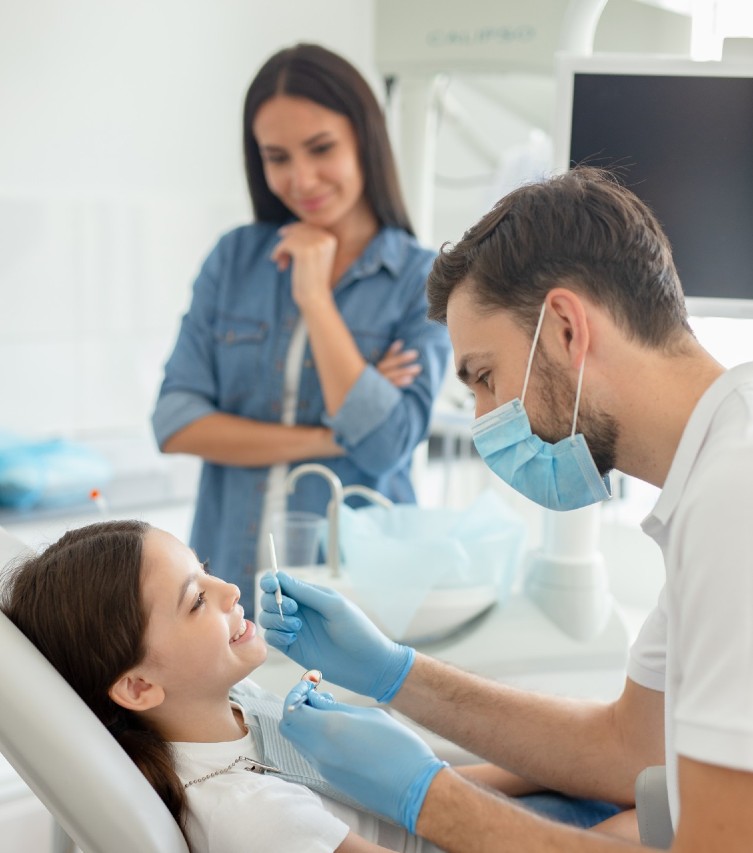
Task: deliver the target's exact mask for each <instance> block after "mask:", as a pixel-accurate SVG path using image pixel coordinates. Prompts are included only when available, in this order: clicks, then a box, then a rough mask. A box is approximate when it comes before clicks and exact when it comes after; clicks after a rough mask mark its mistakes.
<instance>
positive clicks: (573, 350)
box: [544, 287, 591, 369]
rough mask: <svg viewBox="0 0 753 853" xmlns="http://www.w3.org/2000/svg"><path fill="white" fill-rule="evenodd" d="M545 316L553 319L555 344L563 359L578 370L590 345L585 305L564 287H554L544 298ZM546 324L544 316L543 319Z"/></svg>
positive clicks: (573, 292) (577, 296)
mask: <svg viewBox="0 0 753 853" xmlns="http://www.w3.org/2000/svg"><path fill="white" fill-rule="evenodd" d="M546 302H547V307H546V314H548V315H549V317H550V318H553V319H554V321H555V323H556V326H555V335H556V342H557V344H558V346H559V347H560V348H561V351H562V352H564V357H565V358H566V359H567V360H568V361H569V362H570V365H571V366H572V367H573V368H575V369H580V366H581V363H582V362H583V359H584V358H585V357H586V353H587V352H588V348H589V345H590V343H591V329H590V327H589V318H588V307H587V303H585V302H584V301H583V299H581V297H580V296H579V295H578V294H577V293H575V291H573V290H570V289H568V288H566V287H555V288H553V289H552V290H550V291H549V293H548V294H547V297H546ZM544 322H545V323H546V315H545V317H544Z"/></svg>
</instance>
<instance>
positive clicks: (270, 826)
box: [172, 703, 436, 853]
mask: <svg viewBox="0 0 753 853" xmlns="http://www.w3.org/2000/svg"><path fill="white" fill-rule="evenodd" d="M233 705H234V706H235V707H238V708H240V710H241V711H243V708H241V706H240V705H237V704H236V703H233ZM243 712H244V716H245V711H243ZM246 722H247V723H248V724H250V725H253V724H254V721H253V720H250V719H248V718H247V719H246ZM172 746H173V750H174V760H175V769H176V772H177V774H178V776H179V777H180V779H181V781H182V782H183V783H184V784H185V783H186V782H189V781H190V780H192V779H199V778H201V777H202V776H205V775H207V774H209V773H213V772H215V771H216V770H219V769H222V768H225V767H228V766H229V765H230V764H232V763H233V762H234V761H235V759H236V758H237V757H238V756H240V755H242V756H245V757H247V758H250V759H252V760H253V759H257V760H258V759H259V755H258V751H257V748H256V741H255V740H254V737H253V735H252V734H251V733H250V732H249V733H248V734H246V736H245V737H243V738H240V739H239V740H234V741H225V742H222V743H173V744H172ZM247 766H248V762H245V761H240V762H238V763H237V764H236V765H235V766H234V767H233V768H232V769H231V770H229V771H228V772H227V773H220V774H218V775H217V776H213V777H212V778H211V779H207V780H206V781H203V782H199V783H198V784H194V785H191V786H189V787H188V788H187V789H186V795H187V798H188V820H187V826H186V828H187V834H188V837H189V839H190V842H191V847H192V850H193V851H195V853H210V851H211V853H216V851H218V850H221V851H222V853H248V851H250V850H253V851H254V853H280V851H283V850H284V851H285V853H332V851H334V850H336V849H337V848H338V847H339V846H340V845H341V844H342V842H343V841H344V840H345V837H346V836H347V835H348V833H349V832H351V831H352V832H354V833H355V834H356V835H360V836H361V837H362V838H365V839H366V840H367V841H371V842H373V843H374V844H379V845H380V846H382V847H385V848H387V849H389V850H395V851H401V853H430V851H434V850H436V848H435V847H434V845H432V844H430V843H428V842H426V841H423V840H422V839H420V838H418V837H416V836H415V835H411V834H410V833H408V832H407V831H406V830H405V829H403V828H402V827H399V826H395V825H393V824H391V823H388V822H386V821H382V820H380V819H379V818H377V817H375V816H374V815H372V814H370V813H368V812H363V811H360V810H358V809H355V808H352V807H351V806H348V805H345V804H344V803H340V802H337V801H336V800H332V799H330V798H329V797H324V796H320V795H319V794H317V793H315V792H313V791H310V790H309V789H308V788H306V787H305V786H303V785H299V784H297V783H295V782H288V781H286V780H284V779H280V778H279V777H277V776H275V775H274V774H271V773H268V774H260V773H253V772H250V771H248V770H246V769H244V768H245V767H247Z"/></svg>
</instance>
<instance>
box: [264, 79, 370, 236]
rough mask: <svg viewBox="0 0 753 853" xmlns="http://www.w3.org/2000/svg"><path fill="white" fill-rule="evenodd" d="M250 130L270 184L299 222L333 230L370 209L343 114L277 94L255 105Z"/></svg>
mask: <svg viewBox="0 0 753 853" xmlns="http://www.w3.org/2000/svg"><path fill="white" fill-rule="evenodd" d="M253 131H254V136H255V138H256V141H257V144H258V145H259V151H260V153H261V157H262V162H263V164H264V176H265V177H266V179H267V184H268V185H269V188H270V189H271V190H272V192H273V193H274V194H275V195H276V196H277V197H278V198H279V199H280V201H282V203H283V204H284V205H285V206H286V207H287V208H288V209H289V210H291V211H292V212H293V213H294V214H295V215H296V216H297V217H298V218H299V219H300V220H301V221H303V222H307V223H309V224H311V225H318V226H320V227H322V228H333V227H336V226H337V225H339V224H341V223H342V222H343V220H344V219H345V218H346V217H347V216H348V215H349V214H350V213H352V212H353V211H354V210H359V209H361V208H364V209H368V205H367V203H366V200H365V198H364V194H363V192H364V178H363V171H362V169H361V164H360V162H359V157H358V142H357V139H356V134H355V131H354V129H353V126H352V124H351V123H350V121H349V120H348V119H347V118H346V117H345V116H343V115H341V114H340V113H336V112H334V111H332V110H329V109H327V108H326V107H323V106H321V105H320V104H317V103H315V102H314V101H309V100H308V99H307V98H298V97H292V96H290V95H278V96H276V97H274V98H271V99H270V100H268V101H266V102H265V103H264V104H262V106H261V107H260V108H259V110H258V111H257V113H256V116H255V118H254V123H253Z"/></svg>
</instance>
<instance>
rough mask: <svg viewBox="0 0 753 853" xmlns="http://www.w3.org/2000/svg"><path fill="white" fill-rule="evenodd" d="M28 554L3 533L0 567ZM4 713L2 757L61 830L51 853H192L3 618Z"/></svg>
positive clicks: (119, 752)
mask: <svg viewBox="0 0 753 853" xmlns="http://www.w3.org/2000/svg"><path fill="white" fill-rule="evenodd" d="M26 551H28V549H27V548H26V546H25V545H24V544H23V543H22V542H21V541H19V540H18V539H16V538H15V537H12V536H10V535H9V534H8V533H7V532H6V531H5V530H3V528H2V527H0V567H4V566H6V565H7V563H8V561H9V560H11V559H13V558H14V557H16V556H20V555H22V554H23V553H24V552H26ZM0 583H2V568H0ZM0 709H1V710H0V752H2V754H3V755H4V756H5V758H6V759H7V760H8V762H9V763H10V764H11V765H12V766H13V768H14V769H15V770H16V772H17V773H18V774H19V776H21V778H22V779H23V780H24V781H25V782H26V784H27V785H28V786H29V787H30V788H31V790H32V791H33V792H34V793H35V794H36V795H37V797H38V798H39V799H40V800H41V802H42V803H43V804H44V805H45V806H46V807H47V809H48V810H49V811H50V813H51V814H52V816H53V817H54V819H55V821H56V822H57V826H56V827H55V829H54V831H53V842H52V848H53V853H73V851H74V850H75V849H76V847H78V848H79V849H80V850H81V851H83V853H134V851H138V853H188V845H187V844H186V842H185V839H184V838H183V835H182V833H181V831H180V829H179V828H178V824H177V823H176V822H175V820H174V819H173V817H172V815H171V814H170V812H169V811H168V810H167V807H166V806H165V805H164V803H163V802H162V800H160V798H159V796H158V795H157V794H156V793H155V791H154V790H153V788H152V787H151V785H149V783H148V782H147V781H146V779H145V778H144V777H143V776H142V775H141V773H140V772H139V770H138V769H137V768H136V765H135V764H134V763H133V762H132V761H131V760H130V758H128V756H127V755H126V753H125V752H124V751H123V749H121V747H120V746H119V745H118V744H117V743H116V742H115V740H114V738H113V737H112V736H111V735H110V734H109V733H108V731H107V729H106V728H105V727H104V726H103V725H102V724H101V723H100V722H99V720H98V719H97V718H96V717H95V716H94V714H93V713H92V712H91V711H90V710H89V708H88V707H87V706H86V705H85V704H84V702H83V701H82V700H81V699H80V698H79V696H78V695H77V694H76V693H75V691H74V690H73V689H72V688H71V687H70V686H69V685H68V683H67V682H66V681H65V680H64V679H63V678H62V676H60V675H59V674H58V672H57V671H56V670H55V668H54V667H53V666H52V665H51V664H50V663H49V662H48V661H47V659H46V658H45V657H44V656H43V655H42V654H41V653H40V652H39V651H38V650H37V648H36V647H35V646H34V645H33V644H32V643H31V642H30V641H29V640H27V639H26V637H25V636H24V635H23V634H22V633H21V632H20V631H19V630H18V629H17V628H16V626H15V625H14V624H13V623H12V622H11V621H10V620H9V619H8V618H7V617H6V616H5V615H4V614H2V613H0ZM74 844H75V846H74Z"/></svg>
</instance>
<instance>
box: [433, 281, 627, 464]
mask: <svg viewBox="0 0 753 853" xmlns="http://www.w3.org/2000/svg"><path fill="white" fill-rule="evenodd" d="M546 323H547V316H546V314H545V315H544V326H543V327H542V336H541V338H540V339H539V342H538V345H537V347H536V352H535V353H534V357H533V364H532V367H531V377H530V380H529V383H528V389H527V391H526V398H525V400H524V405H525V409H526V412H527V414H528V420H529V421H530V424H531V430H532V432H533V433H534V434H535V435H537V436H538V437H539V438H541V439H542V441H546V442H549V443H550V444H556V443H557V442H558V441H560V440H561V439H563V438H565V437H566V436H568V435H570V432H571V430H572V420H573V410H574V408H575V397H576V393H577V381H576V380H575V378H574V377H573V376H571V374H570V373H568V372H567V371H566V370H565V369H564V367H562V366H560V365H559V364H557V362H556V361H555V360H554V359H553V358H552V357H550V356H549V355H548V353H547V351H546V346H545V344H544V342H543V340H542V339H543V338H544V329H545V327H546ZM447 329H448V331H449V333H450V340H451V342H452V348H453V352H454V354H455V368H456V370H457V374H458V377H459V379H460V380H461V381H462V382H464V383H465V384H466V385H467V386H468V387H469V388H470V390H471V391H472V392H473V394H474V397H475V399H476V417H477V418H478V417H481V415H485V414H486V413H487V412H491V411H492V410H493V409H496V408H498V407H499V406H502V405H504V404H505V403H509V402H510V401H511V400H514V399H515V398H516V397H520V395H521V394H522V392H523V382H524V379H525V372H526V366H527V364H528V357H529V355H530V352H531V345H532V344H533V333H532V332H530V331H528V330H527V329H525V328H523V327H522V326H521V324H520V321H519V320H517V319H516V318H515V317H514V316H513V314H511V313H510V312H509V311H505V310H502V309H500V308H496V309H494V310H493V311H490V312H486V311H483V310H481V308H480V307H479V305H478V303H477V302H476V300H475V299H474V297H473V294H472V291H471V289H470V288H469V287H467V286H465V285H460V286H459V287H458V288H456V289H455V290H454V291H453V293H452V295H451V296H450V299H449V301H448V303H447ZM577 432H581V433H583V436H584V437H585V439H586V443H587V444H588V448H589V450H590V451H591V455H592V456H593V459H594V463H595V465H596V467H597V469H598V471H599V473H600V474H601V475H602V476H604V475H605V474H608V473H609V472H610V471H611V470H612V469H613V468H614V467H615V459H616V452H617V451H616V447H617V435H618V430H617V425H616V423H615V421H614V419H613V418H612V417H611V416H610V415H609V414H607V413H606V412H603V411H601V410H599V409H598V408H596V407H595V406H592V405H591V404H590V403H589V400H588V396H587V392H586V390H585V383H584V391H583V395H582V397H581V403H580V410H579V412H578V423H577Z"/></svg>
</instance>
